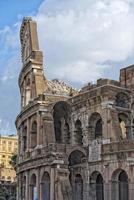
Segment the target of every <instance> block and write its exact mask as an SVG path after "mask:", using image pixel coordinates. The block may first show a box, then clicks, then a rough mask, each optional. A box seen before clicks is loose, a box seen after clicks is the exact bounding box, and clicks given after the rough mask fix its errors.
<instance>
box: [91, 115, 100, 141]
mask: <svg viewBox="0 0 134 200" xmlns="http://www.w3.org/2000/svg"><path fill="white" fill-rule="evenodd" d="M102 124H103V122H102V118H101V115H100V114H99V113H93V114H92V115H91V117H90V119H89V132H90V137H91V139H99V138H100V139H101V138H102V136H103V132H102Z"/></svg>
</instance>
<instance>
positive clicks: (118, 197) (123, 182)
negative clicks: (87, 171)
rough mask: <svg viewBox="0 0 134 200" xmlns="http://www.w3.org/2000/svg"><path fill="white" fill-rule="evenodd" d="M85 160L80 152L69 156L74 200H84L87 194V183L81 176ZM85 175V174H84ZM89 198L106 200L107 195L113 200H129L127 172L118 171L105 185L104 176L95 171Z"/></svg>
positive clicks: (92, 176) (91, 177)
mask: <svg viewBox="0 0 134 200" xmlns="http://www.w3.org/2000/svg"><path fill="white" fill-rule="evenodd" d="M84 159H85V154H84V153H83V152H81V151H79V150H76V151H73V152H72V153H71V154H70V156H69V171H70V176H69V180H70V183H71V187H72V196H73V200H83V196H85V195H87V193H86V192H85V190H86V189H85V188H84V187H85V182H84V179H83V177H82V175H81V173H80V172H81V167H82V164H83V162H84ZM82 174H83V172H82ZM86 188H89V190H88V191H87V192H88V196H89V197H90V199H91V200H105V198H104V196H105V194H106V193H108V194H109V195H110V191H111V194H112V196H111V198H110V199H111V200H129V182H128V175H127V173H126V171H124V170H122V169H116V170H115V171H114V172H113V173H112V176H111V181H110V183H105V181H104V179H103V176H102V174H101V173H100V172H99V171H94V172H93V173H92V174H91V175H90V176H89V184H88V185H87V186H86Z"/></svg>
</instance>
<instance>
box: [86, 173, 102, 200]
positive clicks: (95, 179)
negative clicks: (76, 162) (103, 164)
mask: <svg viewBox="0 0 134 200" xmlns="http://www.w3.org/2000/svg"><path fill="white" fill-rule="evenodd" d="M89 186H90V188H89V192H90V194H89V195H90V196H91V197H92V198H93V199H95V200H104V180H103V177H102V175H101V173H100V172H98V171H94V172H93V173H92V174H91V176H90V185H89Z"/></svg>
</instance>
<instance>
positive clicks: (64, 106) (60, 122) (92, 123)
mask: <svg viewBox="0 0 134 200" xmlns="http://www.w3.org/2000/svg"><path fill="white" fill-rule="evenodd" d="M53 119H54V129H55V138H56V142H57V143H66V144H69V143H70V140H71V127H70V125H71V107H70V105H69V104H68V103H66V102H58V103H57V104H55V106H54V112H53ZM102 124H103V122H102V118H101V115H100V114H99V113H93V114H92V115H91V117H90V120H89V131H90V133H91V134H92V135H93V137H94V139H96V138H101V137H102ZM74 142H75V144H78V145H82V144H83V127H82V122H81V120H80V119H77V120H76V121H75V122H74Z"/></svg>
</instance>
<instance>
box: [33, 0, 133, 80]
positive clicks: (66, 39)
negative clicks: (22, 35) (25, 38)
mask: <svg viewBox="0 0 134 200" xmlns="http://www.w3.org/2000/svg"><path fill="white" fill-rule="evenodd" d="M35 18H36V19H37V21H38V29H39V39H40V44H41V48H42V49H43V51H44V54H45V63H46V68H47V69H46V71H47V74H48V75H49V77H51V78H54V77H58V78H62V79H68V80H69V81H72V82H76V83H84V82H87V81H90V80H95V79H96V78H98V77H100V76H102V74H103V72H104V69H105V68H106V67H107V68H108V67H109V66H105V65H104V66H103V63H105V62H106V61H109V60H110V61H114V62H121V61H124V60H126V59H127V58H128V57H129V56H131V55H132V53H133V50H134V26H133V21H134V5H133V1H131V0H112V1H109V0H99V1H98V0H79V1H77V0H68V1H64V0H60V1H59V0H45V1H44V2H43V3H42V5H41V6H40V8H39V10H38V13H37V15H36V17H35ZM110 67H111V66H110Z"/></svg>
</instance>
